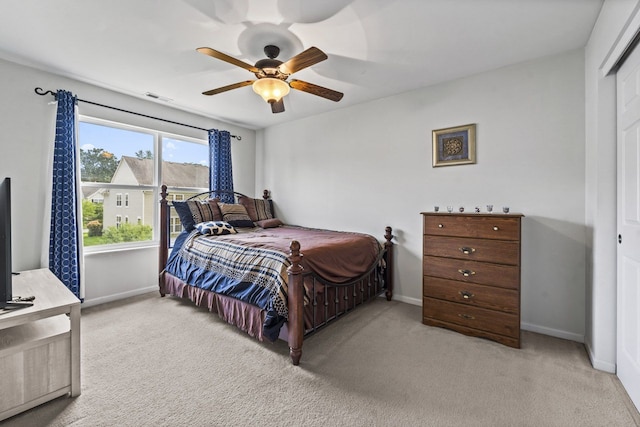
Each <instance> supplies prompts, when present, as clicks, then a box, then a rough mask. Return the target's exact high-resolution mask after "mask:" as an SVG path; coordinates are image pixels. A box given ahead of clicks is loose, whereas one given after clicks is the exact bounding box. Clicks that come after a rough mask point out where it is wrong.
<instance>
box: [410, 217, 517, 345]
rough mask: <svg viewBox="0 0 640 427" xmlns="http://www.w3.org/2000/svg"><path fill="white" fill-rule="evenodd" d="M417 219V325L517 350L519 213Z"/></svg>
mask: <svg viewBox="0 0 640 427" xmlns="http://www.w3.org/2000/svg"><path fill="white" fill-rule="evenodd" d="M422 215H423V224H424V225H423V227H424V233H423V261H422V271H423V279H422V280H423V284H422V289H423V299H422V301H423V303H422V323H424V324H425V325H431V326H440V327H444V328H448V329H452V330H455V331H458V332H460V333H463V334H465V335H471V336H476V337H482V338H488V339H491V340H494V341H497V342H499V343H502V344H505V345H508V346H511V347H515V348H520V230H521V219H522V217H523V215H521V214H495V213H491V214H483V213H470V214H458V213H427V212H423V213H422Z"/></svg>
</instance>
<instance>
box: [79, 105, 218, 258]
mask: <svg viewBox="0 0 640 427" xmlns="http://www.w3.org/2000/svg"><path fill="white" fill-rule="evenodd" d="M78 121H79V122H84V123H90V124H94V125H98V126H106V127H112V128H116V129H120V130H125V131H132V132H138V133H145V134H150V135H152V136H153V153H154V159H153V160H154V166H153V167H154V171H153V181H152V184H151V185H126V184H112V183H102V182H86V183H85V182H82V180H81V177H80V179H79V181H78V183H79V185H80V187H81V188H83V187H84V188H93V189H95V190H96V191H97V190H98V189H107V190H117V191H121V192H122V193H124V192H125V191H127V190H129V191H150V192H152V194H153V200H158V201H159V200H160V183H161V182H163V181H162V163H163V153H162V146H163V139H165V138H166V139H174V140H178V141H182V142H189V143H195V144H200V145H204V146H205V147H208V146H209V141H208V137H207V136H206V135H204V136H203V138H202V139H200V138H194V137H191V136H186V135H181V134H177V133H173V132H166V131H162V130H158V129H153V128H148V127H142V126H136V125H131V124H127V123H123V122H117V121H113V120H106V119H101V118H98V117H94V116H89V115H83V114H79V115H78ZM81 145H82V140H80V139H79V138H78V146H79V147H80V146H81ZM78 150H79V148H78ZM78 153H79V152H78ZM209 167H211V165H209ZM208 190H209V189H208V188H198V187H168V191H169V192H170V193H172V194H176V193H182V194H181V195H182V197H183V198H184V193H201V192H205V191H208ZM125 195H126V202H125V203H126V204H122V203H121V205H120V206H118V207H123V206H124V207H129V203H128V196H129V193H128V192H127V193H125ZM152 217H153V221H152V222H153V223H152V224H150V225H151V226H152V229H153V233H152V238H151V240H144V241H137V242H126V243H112V244H104V245H95V246H85V247H84V248H83V251H84V253H85V254H86V253H99V252H112V251H119V250H129V249H132V248H147V247H157V246H158V245H159V243H160V203H159V202H158V203H154V204H153V213H152ZM139 221H140V222H139V223H142V218H140V219H139ZM121 222H122V221H121Z"/></svg>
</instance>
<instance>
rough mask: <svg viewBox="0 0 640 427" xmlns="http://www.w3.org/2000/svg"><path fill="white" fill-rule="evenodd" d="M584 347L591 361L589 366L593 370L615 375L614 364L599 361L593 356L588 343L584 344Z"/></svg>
mask: <svg viewBox="0 0 640 427" xmlns="http://www.w3.org/2000/svg"><path fill="white" fill-rule="evenodd" d="M584 347H585V348H586V349H587V354H588V355H589V360H590V361H591V366H593V368H594V369H597V370H599V371H605V372H609V373H610V374H615V373H616V364H615V363H611V362H606V361H604V360H599V359H597V358H596V357H595V356H594V355H593V351H592V350H591V346H590V345H589V343H588V342H585V343H584Z"/></svg>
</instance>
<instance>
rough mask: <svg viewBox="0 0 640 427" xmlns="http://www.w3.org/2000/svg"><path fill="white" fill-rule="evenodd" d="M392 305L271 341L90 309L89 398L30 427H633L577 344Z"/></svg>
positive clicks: (188, 314) (194, 317) (206, 324)
mask: <svg viewBox="0 0 640 427" xmlns="http://www.w3.org/2000/svg"><path fill="white" fill-rule="evenodd" d="M420 319H421V308H420V307H416V306H411V305H407V304H402V303H398V302H387V301H384V300H382V299H380V300H377V301H374V302H373V303H370V304H368V305H366V306H364V307H361V308H359V309H358V310H356V311H354V312H352V313H350V314H349V315H347V316H346V317H345V318H343V319H342V320H340V321H339V322H337V323H335V324H333V325H332V326H330V327H328V328H327V329H325V330H323V331H321V332H319V333H318V334H316V335H314V336H312V337H310V338H308V339H307V340H306V341H305V344H304V347H303V355H302V361H301V364H300V366H298V367H295V366H292V365H291V363H290V360H289V357H288V348H287V345H286V343H285V342H277V343H275V344H270V343H260V342H258V341H256V340H254V339H252V338H250V337H248V336H247V335H245V334H243V333H241V332H239V331H237V330H236V329H235V328H233V327H231V326H229V325H227V324H225V323H222V322H221V321H220V320H219V319H218V318H217V316H215V315H212V314H210V313H209V312H207V311H206V310H203V309H199V308H196V307H194V306H193V305H192V304H191V303H190V302H189V301H183V300H179V299H175V298H171V297H166V298H160V297H159V296H158V295H157V293H152V294H146V295H142V296H139V297H136V298H131V299H129V300H127V301H121V302H115V303H109V304H105V305H102V306H96V307H91V308H88V309H84V310H83V312H82V394H81V395H80V396H79V397H77V398H74V399H71V398H66V397H63V398H59V399H56V400H54V401H52V402H49V403H46V404H44V405H41V406H40V407H38V408H35V409H32V410H30V411H28V412H25V413H23V414H20V415H17V416H15V417H13V418H11V419H9V420H7V421H5V422H4V423H0V424H1V425H2V426H3V427H5V426H6V427H18V426H20V427H22V426H25V427H26V426H29V427H33V426H51V427H53V426H92V427H95V426H136V427H141V426H258V425H269V426H326V425H339V426H563V427H564V426H636V425H638V424H637V422H638V420H639V419H640V417H639V416H638V413H637V411H636V410H635V408H634V407H633V405H632V404H631V403H630V402H629V400H628V397H627V396H626V394H625V393H624V390H623V389H622V387H621V385H620V383H619V381H618V380H617V378H616V377H615V376H614V375H611V374H607V373H604V372H600V371H597V370H594V369H593V368H592V367H591V365H590V363H589V361H588V358H587V355H586V352H585V350H584V347H583V346H582V345H581V344H579V343H575V342H571V341H565V340H560V339H556V338H552V337H548V336H543V335H538V334H534V333H529V332H523V348H522V349H519V350H517V349H512V348H509V347H505V346H502V345H500V344H496V343H493V342H490V341H486V340H482V339H477V338H471V337H466V336H463V335H459V334H456V333H454V332H451V331H448V330H445V329H440V328H432V327H428V326H424V325H422V323H420Z"/></svg>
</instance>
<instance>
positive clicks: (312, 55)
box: [278, 47, 328, 74]
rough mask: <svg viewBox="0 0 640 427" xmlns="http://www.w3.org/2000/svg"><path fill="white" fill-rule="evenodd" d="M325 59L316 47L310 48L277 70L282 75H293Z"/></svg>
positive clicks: (323, 54)
mask: <svg viewBox="0 0 640 427" xmlns="http://www.w3.org/2000/svg"><path fill="white" fill-rule="evenodd" d="M327 58H328V57H327V55H326V54H325V53H324V52H323V51H321V50H320V49H318V48H317V47H310V48H309V49H307V50H305V51H304V52H301V53H299V54H297V55H296V56H294V57H293V58H291V59H289V60H288V61H287V62H284V63H282V64H280V66H279V67H278V69H279V70H280V72H282V73H284V74H293V73H295V72H297V71H300V70H302V69H305V68H307V67H310V66H312V65H314V64H317V63H318V62H322V61H324V60H325V59H327Z"/></svg>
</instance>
